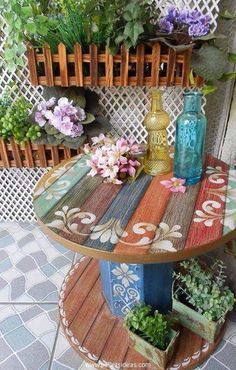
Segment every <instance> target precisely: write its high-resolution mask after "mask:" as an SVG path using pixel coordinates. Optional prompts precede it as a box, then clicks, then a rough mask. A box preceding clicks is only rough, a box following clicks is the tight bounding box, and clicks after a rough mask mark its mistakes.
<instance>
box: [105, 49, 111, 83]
mask: <svg viewBox="0 0 236 370" xmlns="http://www.w3.org/2000/svg"><path fill="white" fill-rule="evenodd" d="M105 68H106V86H107V87H111V86H112V85H113V56H112V55H111V54H110V53H109V50H108V48H106V63H105Z"/></svg>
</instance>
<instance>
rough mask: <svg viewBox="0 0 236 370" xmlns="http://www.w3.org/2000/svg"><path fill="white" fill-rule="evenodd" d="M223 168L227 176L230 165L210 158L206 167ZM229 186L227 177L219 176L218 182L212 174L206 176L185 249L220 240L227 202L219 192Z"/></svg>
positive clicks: (202, 183)
mask: <svg viewBox="0 0 236 370" xmlns="http://www.w3.org/2000/svg"><path fill="white" fill-rule="evenodd" d="M208 166H210V167H213V168H217V167H221V168H222V170H223V171H224V172H225V173H226V174H227V173H228V165H227V164H226V163H224V162H222V161H220V160H219V159H216V158H214V157H212V156H208V157H207V160H206V167H208ZM222 186H227V176H226V175H224V176H219V177H218V180H217V179H216V178H214V177H212V174H206V175H205V178H204V179H203V180H202V182H201V188H200V191H199V194H198V198H197V201H196V204H195V212H194V213H193V217H192V221H191V224H190V228H189V232H188V236H187V240H186V243H185V249H191V248H194V247H197V246H199V245H202V244H207V243H209V242H211V241H212V240H216V239H219V238H220V237H221V236H222V233H223V224H222V223H221V220H222V219H223V218H224V210H225V202H224V201H223V200H222V199H221V198H220V196H219V195H217V190H218V189H220V188H221V187H222Z"/></svg>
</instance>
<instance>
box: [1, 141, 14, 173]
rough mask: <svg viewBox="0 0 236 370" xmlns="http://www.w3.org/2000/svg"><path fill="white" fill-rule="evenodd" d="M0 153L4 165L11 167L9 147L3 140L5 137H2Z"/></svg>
mask: <svg viewBox="0 0 236 370" xmlns="http://www.w3.org/2000/svg"><path fill="white" fill-rule="evenodd" d="M0 155H1V160H2V163H3V166H4V167H5V168H9V167H11V166H10V161H9V159H8V154H7V147H6V144H5V142H4V140H3V138H1V137H0Z"/></svg>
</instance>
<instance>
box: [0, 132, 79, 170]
mask: <svg viewBox="0 0 236 370" xmlns="http://www.w3.org/2000/svg"><path fill="white" fill-rule="evenodd" d="M79 153H80V148H78V149H76V150H75V149H70V148H67V147H64V146H63V145H58V146H52V145H49V144H47V145H38V144H32V143H31V142H29V141H26V142H25V143H24V144H22V145H19V144H16V142H15V140H14V139H10V141H9V143H6V142H4V140H3V139H2V138H0V168H11V167H15V168H22V167H29V168H34V167H42V168H46V167H53V166H56V165H57V164H58V163H60V162H62V161H63V160H64V159H67V158H71V157H73V156H75V155H77V154H79Z"/></svg>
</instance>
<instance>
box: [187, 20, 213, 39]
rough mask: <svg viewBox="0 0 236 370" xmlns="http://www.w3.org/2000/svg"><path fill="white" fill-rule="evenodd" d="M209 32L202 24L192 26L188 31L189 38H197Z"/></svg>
mask: <svg viewBox="0 0 236 370" xmlns="http://www.w3.org/2000/svg"><path fill="white" fill-rule="evenodd" d="M208 32H209V29H208V28H207V27H206V26H204V25H203V24H202V23H196V24H192V25H191V26H190V27H189V29H188V34H189V36H192V37H199V36H204V35H206V34H207V33H208Z"/></svg>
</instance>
